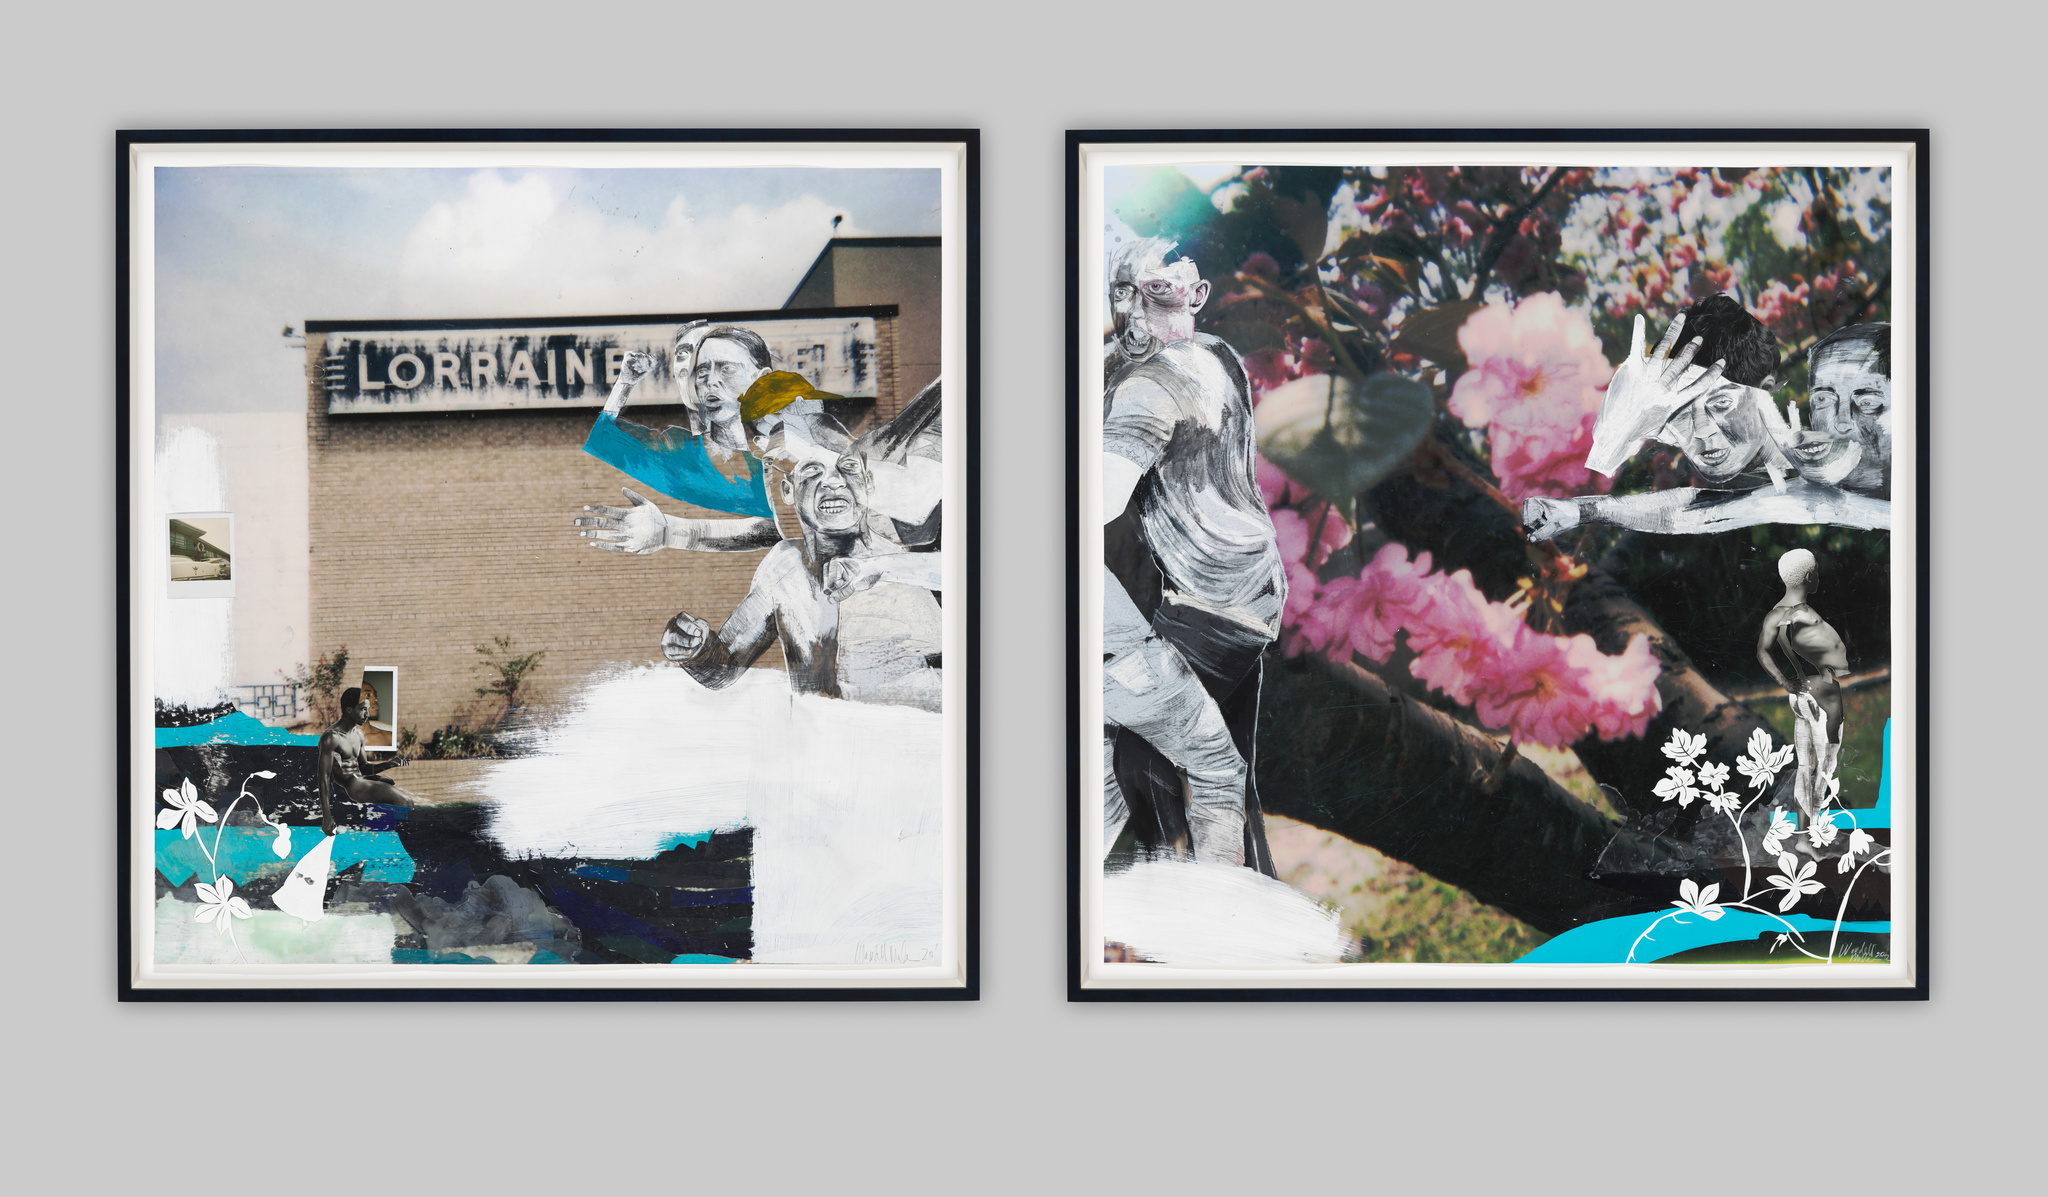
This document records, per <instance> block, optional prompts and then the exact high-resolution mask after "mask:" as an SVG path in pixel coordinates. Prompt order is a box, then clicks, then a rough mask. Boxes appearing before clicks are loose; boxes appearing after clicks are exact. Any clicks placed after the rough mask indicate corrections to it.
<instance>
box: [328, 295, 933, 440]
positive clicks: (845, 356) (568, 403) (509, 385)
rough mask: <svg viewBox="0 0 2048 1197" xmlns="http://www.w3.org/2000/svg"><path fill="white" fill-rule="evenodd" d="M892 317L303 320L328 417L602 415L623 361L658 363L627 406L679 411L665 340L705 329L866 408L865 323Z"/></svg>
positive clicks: (863, 312) (829, 313)
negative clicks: (760, 349)
mask: <svg viewBox="0 0 2048 1197" xmlns="http://www.w3.org/2000/svg"><path fill="white" fill-rule="evenodd" d="M895 314H896V309H895V308H894V307H869V308H830V309H824V310H811V311H769V312H714V313H709V314H704V315H676V316H602V317H587V318H586V317H574V318H538V319H516V320H447V321H423V320H404V321H389V322H384V323H379V322H376V321H369V320H309V321H307V322H306V335H307V336H308V337H309V338H311V337H315V336H324V337H325V340H326V353H325V357H324V361H323V366H324V369H323V375H324V382H325V386H326V389H327V412H328V414H329V415H357V414H364V413H390V412H427V411H481V410H490V411H502V410H507V409H529V410H530V409H533V408H562V407H602V406H604V402H605V399H606V398H607V397H608V396H609V395H610V394H611V388H612V384H613V383H615V382H617V381H618V378H619V366H620V363H621V362H623V361H624V360H625V357H626V354H628V353H630V352H633V351H634V350H639V351H641V352H644V353H648V354H651V355H653V357H654V359H655V360H656V361H657V362H659V363H660V366H659V367H658V368H657V369H656V370H655V372H654V374H653V375H652V376H651V377H650V378H648V379H647V380H646V381H644V382H642V383H641V384H640V385H639V386H638V387H636V388H635V389H634V393H633V399H634V402H635V404H636V405H639V404H651V403H680V402H682V394H681V392H680V391H679V390H678V389H677V387H676V380H675V379H674V378H672V377H670V375H669V369H668V361H669V346H670V343H671V341H672V339H673V337H674V335H675V330H676V329H677V328H678V327H680V326H682V325H684V324H687V323H690V322H693V321H698V320H705V321H709V322H710V323H712V324H714V325H716V324H731V325H737V326H739V327H741V328H746V329H751V330H753V331H754V332H756V333H759V334H760V336H761V339H762V340H764V341H766V342H767V343H768V349H769V352H770V353H771V354H772V355H773V356H774V359H775V360H774V363H773V364H774V366H775V368H776V369H779V370H791V371H794V372H796V373H798V374H801V375H803V376H804V377H805V378H807V379H809V380H810V382H811V385H812V386H815V387H817V388H818V389H819V390H821V391H828V392H830V393H832V394H835V395H844V396H846V397H848V398H874V397H875V396H876V394H877V390H878V387H879V379H878V377H877V375H878V373H879V369H878V362H877V352H878V350H877V342H876V333H875V322H876V320H877V319H879V318H883V317H889V316H894V315H895Z"/></svg>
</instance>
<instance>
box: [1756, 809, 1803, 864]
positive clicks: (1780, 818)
mask: <svg viewBox="0 0 2048 1197" xmlns="http://www.w3.org/2000/svg"><path fill="white" fill-rule="evenodd" d="M1798 830H1799V827H1798V825H1797V824H1795V823H1794V822H1793V821H1792V815H1791V813H1790V812H1788V811H1787V810H1786V809H1785V808H1784V807H1782V806H1774V807H1772V808H1771V825H1770V827H1769V828H1768V829H1766V830H1765V832H1764V851H1765V852H1766V853H1768V854H1769V855H1772V856H1776V855H1777V854H1778V852H1779V850H1780V849H1781V848H1782V847H1783V845H1784V843H1785V841H1786V840H1788V839H1790V838H1792V836H1793V835H1794V834H1796V833H1797V832H1798Z"/></svg>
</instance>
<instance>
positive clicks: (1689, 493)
mask: <svg viewBox="0 0 2048 1197" xmlns="http://www.w3.org/2000/svg"><path fill="white" fill-rule="evenodd" d="M1580 524H1614V525H1617V526H1619V527H1623V528H1633V529H1635V530H1636V531H1638V532H1726V531H1728V530H1729V529H1731V528H1749V527H1754V526H1755V525H1757V524H1835V525H1837V526H1840V527H1844V528H1890V527H1891V526H1892V505H1891V504H1890V503H1889V502H1887V501H1885V500H1883V499H1873V498H1871V497H1869V496H1868V495H1858V494H1851V493H1849V492H1848V491H1845V490H1839V489H1837V488H1835V487H1832V486H1826V485H1823V484H1821V483H1817V482H1808V481H1806V480H1805V479H1801V478H1795V479H1792V480H1791V481H1789V482H1787V483H1786V484H1785V488H1784V489H1783V490H1777V489H1774V488H1771V487H1763V488H1761V489H1758V490H1753V491H1727V490H1705V489H1702V488H1700V487H1696V486H1685V487H1679V488H1676V489H1674V490H1658V491H1646V492H1644V493H1642V494H1634V495H1582V496H1579V497H1577V498H1571V499H1546V498H1534V499H1525V500H1523V502H1522V526H1523V527H1524V528H1526V529H1528V532H1529V539H1530V540H1532V541H1542V540H1549V539H1550V538H1551V537H1553V536H1556V535H1557V534H1558V533H1560V532H1563V531H1565V530H1567V529H1569V528H1576V527H1578V526H1579V525H1580Z"/></svg>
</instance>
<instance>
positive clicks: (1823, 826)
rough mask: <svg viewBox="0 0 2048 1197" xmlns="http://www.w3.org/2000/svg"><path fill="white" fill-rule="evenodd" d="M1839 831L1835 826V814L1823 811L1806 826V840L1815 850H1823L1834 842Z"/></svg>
mask: <svg viewBox="0 0 2048 1197" xmlns="http://www.w3.org/2000/svg"><path fill="white" fill-rule="evenodd" d="M1839 830H1840V829H1839V828H1837V827H1836V826H1835V812H1833V811H1831V810H1823V811H1821V812H1820V813H1819V814H1817V815H1815V816H1814V817H1813V822H1812V823H1810V824H1808V825H1807V828H1806V840H1807V842H1808V843H1810V844H1812V845H1813V846H1814V847H1816V848H1825V847H1827V846H1828V845H1829V844H1832V843H1834V842H1835V835H1836V833H1837V832H1838V831H1839Z"/></svg>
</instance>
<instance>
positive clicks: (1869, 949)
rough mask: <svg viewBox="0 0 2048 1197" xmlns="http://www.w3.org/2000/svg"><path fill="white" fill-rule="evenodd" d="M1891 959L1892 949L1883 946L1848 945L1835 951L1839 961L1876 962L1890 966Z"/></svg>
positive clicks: (1868, 944) (1867, 944) (1872, 944)
mask: <svg viewBox="0 0 2048 1197" xmlns="http://www.w3.org/2000/svg"><path fill="white" fill-rule="evenodd" d="M1891 958H1892V952H1891V949H1890V948H1888V947H1885V946H1884V945H1882V944H1874V943H1847V944H1843V945H1842V946H1841V947H1839V948H1837V949H1836V950H1835V959H1837V960H1875V961H1879V962H1881V963H1886V964H1889V963H1890V962H1891Z"/></svg>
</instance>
